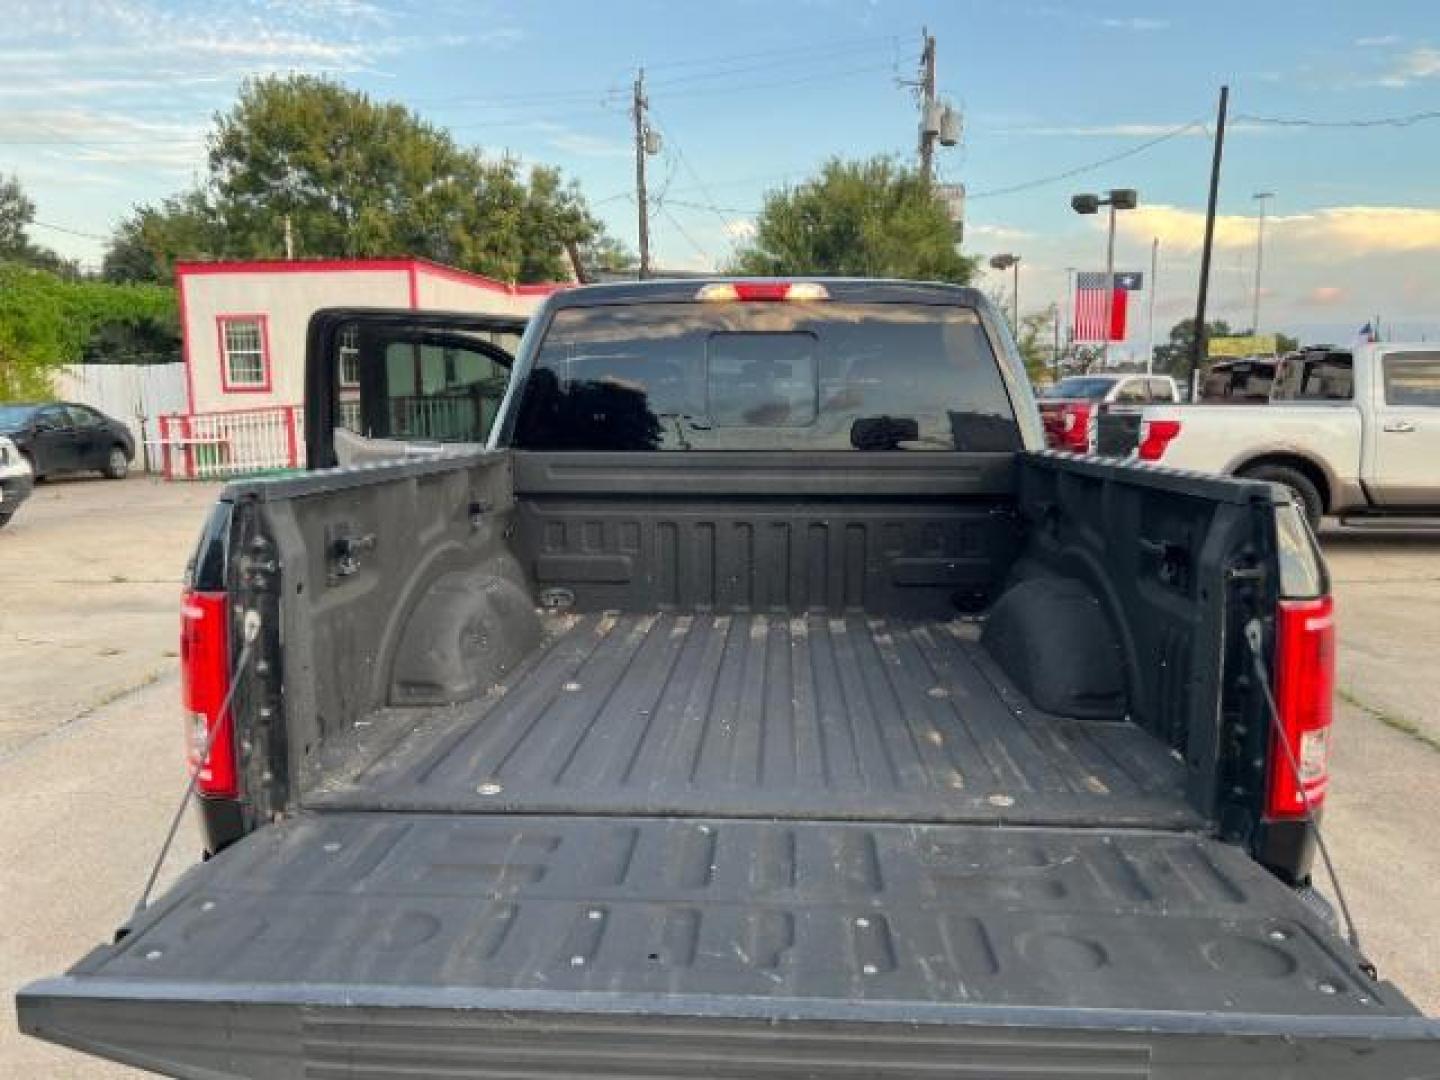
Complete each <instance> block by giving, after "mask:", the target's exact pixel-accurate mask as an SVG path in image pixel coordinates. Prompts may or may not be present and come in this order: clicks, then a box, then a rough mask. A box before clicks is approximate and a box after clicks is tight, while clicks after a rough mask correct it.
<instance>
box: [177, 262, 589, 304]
mask: <svg viewBox="0 0 1440 1080" xmlns="http://www.w3.org/2000/svg"><path fill="white" fill-rule="evenodd" d="M364 273H382V274H383V273H405V274H408V275H410V276H411V278H412V280H413V278H414V275H416V274H417V273H425V274H431V275H433V276H435V277H438V278H445V279H447V280H450V281H459V282H463V283H465V284H467V285H473V286H475V287H476V288H481V289H488V290H489V291H491V292H498V293H505V294H507V295H510V296H549V295H550V294H551V293H553V292H558V291H559V290H560V289H568V288H570V283H569V282H541V283H537V284H531V285H507V284H505V283H504V282H503V281H496V280H495V279H494V278H488V277H485V276H484V275H483V274H472V273H470V271H468V270H458V269H456V268H455V267H453V266H446V265H445V264H444V263H437V262H431V261H430V260H429V259H421V258H406V259H295V260H286V259H250V260H227V261H218V262H177V263H176V264H175V276H176V278H177V279H178V278H183V277H189V276H194V275H201V274H364Z"/></svg>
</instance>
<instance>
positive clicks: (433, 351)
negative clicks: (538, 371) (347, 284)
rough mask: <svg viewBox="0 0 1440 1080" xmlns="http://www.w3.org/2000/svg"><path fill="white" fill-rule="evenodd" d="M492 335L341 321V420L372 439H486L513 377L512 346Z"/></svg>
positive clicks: (338, 338)
mask: <svg viewBox="0 0 1440 1080" xmlns="http://www.w3.org/2000/svg"><path fill="white" fill-rule="evenodd" d="M489 336H490V335H488V334H486V333H480V332H476V333H470V332H468V331H463V330H449V329H423V328H421V329H417V328H415V327H394V326H384V325H381V324H374V325H369V326H367V325H364V324H351V325H349V326H343V327H341V328H340V329H339V330H338V332H337V334H336V338H335V341H336V350H337V357H336V359H337V361H339V362H338V363H337V364H336V368H335V371H336V380H337V382H338V383H339V386H338V387H337V389H338V393H337V395H336V398H335V401H336V417H335V426H336V427H338V428H343V429H344V430H346V431H350V432H353V433H354V434H356V435H362V436H365V437H366V438H372V439H397V440H418V441H423V442H443V443H484V442H485V441H486V439H487V438H488V437H489V434H490V428H491V426H492V425H493V424H494V422H495V414H496V413H497V412H498V411H499V408H500V401H501V399H502V398H503V397H504V395H505V388H506V386H507V385H508V383H509V380H510V354H509V353H508V352H507V351H506V350H504V349H502V348H500V347H499V346H496V345H493V344H491V343H490V341H489ZM347 363H348V364H349V365H350V369H351V370H350V371H349V372H348V373H347V372H346V370H345V365H346V364H347ZM347 376H353V382H350V380H349V379H347Z"/></svg>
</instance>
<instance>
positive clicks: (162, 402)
mask: <svg viewBox="0 0 1440 1080" xmlns="http://www.w3.org/2000/svg"><path fill="white" fill-rule="evenodd" d="M54 383H55V396H56V397H58V398H60V399H61V400H62V401H78V402H80V403H81V404H82V405H91V406H93V407H94V408H97V409H99V410H100V411H101V412H103V413H105V414H106V415H107V416H110V417H112V418H113V419H115V420H119V421H120V422H121V423H123V424H125V426H126V427H128V428H129V429H130V434H132V435H134V436H135V446H136V448H137V455H136V461H137V462H139V461H142V460H144V459H143V458H142V457H141V456H140V455H139V449H138V448H139V446H140V444H141V443H142V442H143V441H144V440H145V439H147V438H154V437H155V433H156V426H155V417H157V416H159V415H160V414H161V413H170V412H184V411H185V365H184V364H180V363H175V364H73V365H70V366H68V367H63V368H60V369H59V371H57V372H56V374H55V380H54ZM142 421H143V424H142Z"/></svg>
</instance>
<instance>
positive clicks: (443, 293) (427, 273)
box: [416, 263, 544, 315]
mask: <svg viewBox="0 0 1440 1080" xmlns="http://www.w3.org/2000/svg"><path fill="white" fill-rule="evenodd" d="M416 286H417V288H416V292H417V300H418V304H417V306H418V307H420V308H422V309H424V310H428V311H479V312H486V313H489V314H495V315H529V314H531V313H533V312H534V311H535V309H536V308H538V307H539V306H540V302H541V301H542V300H543V299H544V297H541V296H516V295H514V294H512V293H510V292H502V291H500V290H499V289H495V288H488V287H486V286H485V285H484V284H482V283H481V282H478V281H467V280H465V279H463V278H459V277H452V276H450V275H448V274H445V273H444V272H443V271H436V270H435V269H433V268H431V267H427V266H426V265H425V264H424V263H421V264H420V270H419V277H418V280H417V281H416Z"/></svg>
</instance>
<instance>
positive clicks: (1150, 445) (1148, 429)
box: [1139, 420, 1180, 461]
mask: <svg viewBox="0 0 1440 1080" xmlns="http://www.w3.org/2000/svg"><path fill="white" fill-rule="evenodd" d="M1179 434H1180V421H1179V420H1146V421H1144V422H1143V423H1142V424H1141V425H1140V450H1139V453H1140V460H1141V461H1159V460H1160V459H1161V457H1163V456H1164V454H1165V448H1166V447H1167V446H1169V445H1170V440H1172V439H1173V438H1175V436H1176V435H1179Z"/></svg>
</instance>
